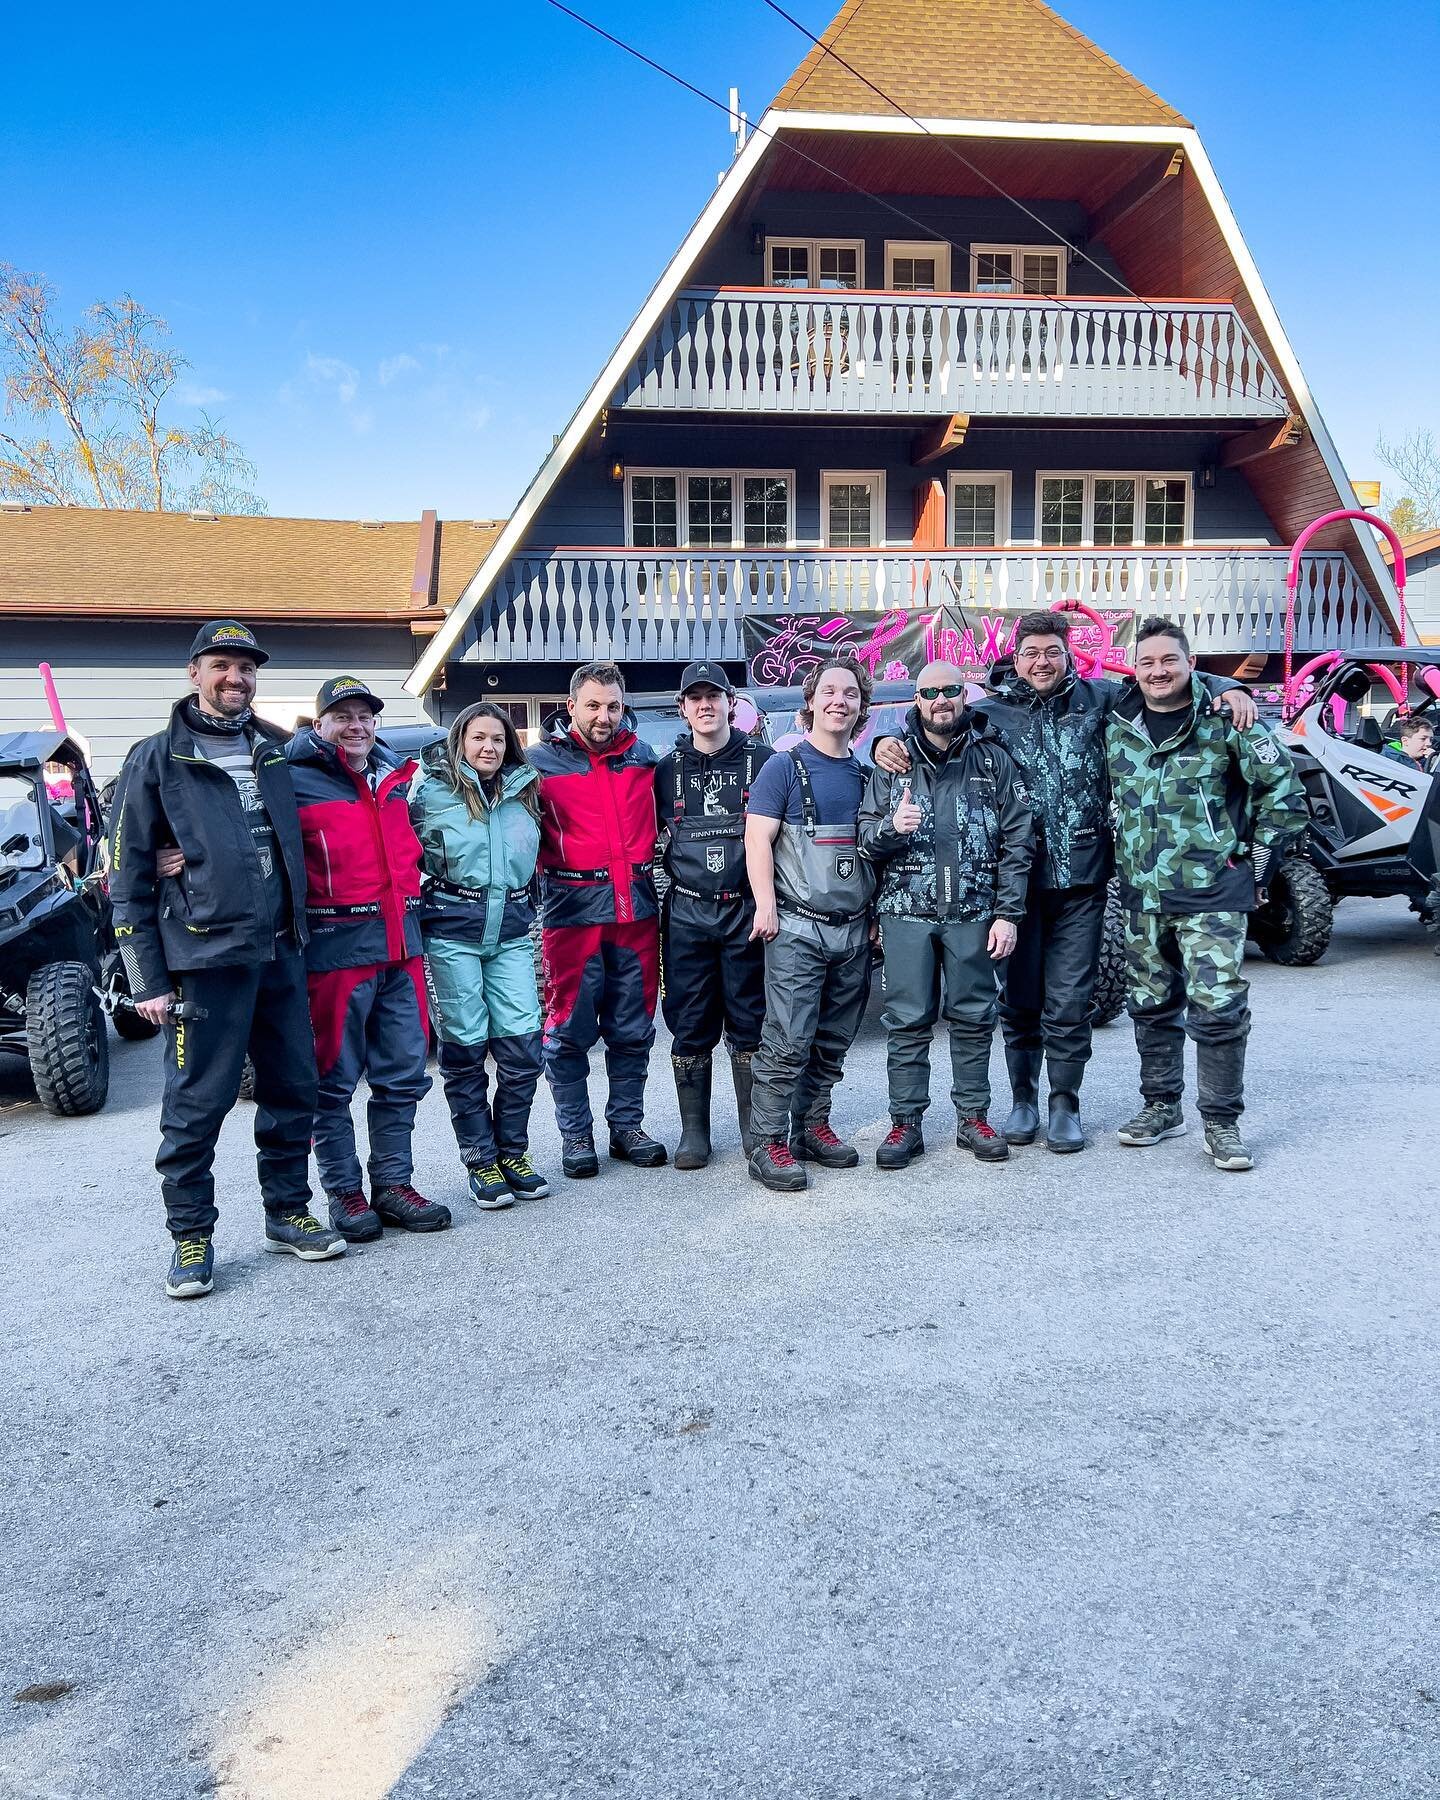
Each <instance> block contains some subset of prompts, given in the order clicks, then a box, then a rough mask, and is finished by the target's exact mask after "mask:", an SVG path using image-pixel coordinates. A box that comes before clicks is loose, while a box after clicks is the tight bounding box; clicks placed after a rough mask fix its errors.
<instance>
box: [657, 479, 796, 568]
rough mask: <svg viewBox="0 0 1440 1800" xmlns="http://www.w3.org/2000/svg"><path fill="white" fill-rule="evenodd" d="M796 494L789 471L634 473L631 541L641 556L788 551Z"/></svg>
mask: <svg viewBox="0 0 1440 1800" xmlns="http://www.w3.org/2000/svg"><path fill="white" fill-rule="evenodd" d="M794 494H795V475H794V471H793V470H790V469H629V470H627V471H626V474H625V510H626V541H627V542H628V543H630V544H633V545H634V546H635V547H636V548H637V549H641V550H660V549H673V548H678V547H679V546H680V545H682V544H683V545H688V546H690V547H691V548H694V549H697V550H716V549H726V550H730V549H750V550H761V549H771V548H782V549H783V548H784V546H785V545H786V544H788V543H789V542H790V541H791V538H792V534H793V521H794V516H795V507H794Z"/></svg>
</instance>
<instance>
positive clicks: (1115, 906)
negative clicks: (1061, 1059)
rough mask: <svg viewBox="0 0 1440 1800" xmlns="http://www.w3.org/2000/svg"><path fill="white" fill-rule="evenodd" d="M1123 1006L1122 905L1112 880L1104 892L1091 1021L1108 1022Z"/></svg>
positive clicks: (1123, 914)
mask: <svg viewBox="0 0 1440 1800" xmlns="http://www.w3.org/2000/svg"><path fill="white" fill-rule="evenodd" d="M1124 1010H1125V908H1124V907H1123V906H1122V905H1121V904H1120V884H1119V883H1118V882H1116V881H1112V882H1111V883H1110V886H1109V888H1108V890H1107V891H1106V894H1105V923H1104V925H1103V926H1102V927H1101V930H1100V961H1099V967H1098V969H1097V971H1096V975H1095V1000H1094V1005H1093V1006H1092V1008H1091V1012H1090V1023H1091V1024H1092V1025H1108V1024H1110V1022H1111V1021H1112V1020H1113V1019H1118V1018H1119V1017H1120V1015H1121V1013H1122V1012H1124Z"/></svg>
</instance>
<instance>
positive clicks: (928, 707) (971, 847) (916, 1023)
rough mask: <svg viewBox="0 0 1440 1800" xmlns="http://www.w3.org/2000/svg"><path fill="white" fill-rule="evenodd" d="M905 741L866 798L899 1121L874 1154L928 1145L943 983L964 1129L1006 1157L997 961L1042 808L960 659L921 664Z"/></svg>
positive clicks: (887, 1156) (866, 843)
mask: <svg viewBox="0 0 1440 1800" xmlns="http://www.w3.org/2000/svg"><path fill="white" fill-rule="evenodd" d="M904 741H905V745H906V748H907V750H908V752H909V757H908V761H909V770H908V773H906V774H892V773H890V772H888V771H887V770H886V769H884V768H880V767H877V768H876V769H875V770H874V771H873V772H872V774H871V776H870V779H869V782H868V784H867V786H866V791H865V800H864V803H863V804H862V806H861V809H860V844H861V848H862V849H863V850H864V852H865V854H866V855H867V856H868V857H869V858H870V860H871V861H872V862H873V863H875V864H876V866H877V868H878V869H879V870H880V895H879V899H878V901H877V903H876V912H877V914H878V916H879V920H880V938H881V945H882V949H883V952H884V957H885V1011H884V1014H883V1015H882V1018H881V1023H882V1024H883V1025H884V1027H885V1029H886V1031H887V1033H888V1034H889V1041H888V1050H887V1058H888V1068H889V1081H890V1114H891V1130H890V1133H889V1135H888V1136H887V1137H886V1138H885V1140H884V1142H883V1143H882V1144H881V1145H880V1147H879V1149H878V1150H877V1151H876V1153H875V1161H876V1164H877V1166H878V1167H880V1168H882V1169H903V1168H905V1167H906V1166H907V1165H908V1164H909V1163H911V1162H913V1161H914V1159H915V1158H916V1157H917V1156H920V1155H922V1154H923V1152H924V1149H925V1139H924V1136H923V1134H922V1131H921V1120H922V1118H923V1117H924V1114H925V1111H926V1108H927V1107H928V1106H929V1104H930V1038H931V1034H932V1032H933V1031H934V1028H935V1022H936V1020H937V1019H938V1018H939V1017H940V1016H941V1011H942V1004H941V995H942V991H943V995H944V1004H943V1012H944V1017H945V1022H946V1024H947V1025H948V1027H949V1031H950V1065H951V1074H952V1078H953V1086H952V1089H951V1097H952V1099H953V1100H954V1102H955V1112H956V1119H957V1125H956V1135H955V1141H956V1143H957V1145H958V1146H959V1147H960V1148H961V1149H968V1150H970V1151H973V1153H974V1154H975V1156H976V1157H978V1158H979V1159H980V1161H982V1162H1003V1161H1004V1159H1005V1158H1006V1157H1007V1156H1008V1155H1009V1154H1010V1149H1009V1146H1008V1144H1007V1143H1006V1142H1005V1139H1004V1138H1003V1137H1000V1136H999V1135H998V1134H997V1133H996V1132H995V1131H994V1129H993V1128H992V1127H991V1124H990V1121H989V1118H988V1116H987V1115H988V1113H989V1110H990V1043H991V1039H992V1038H993V1037H994V1035H995V1018H996V1011H997V1005H998V983H997V979H996V966H997V964H999V963H1001V962H1003V961H1004V959H1005V958H1006V957H1007V956H1009V955H1010V954H1011V952H1012V951H1013V950H1014V949H1015V943H1016V932H1017V927H1018V925H1019V922H1020V920H1021V919H1022V918H1023V916H1024V913H1025V892H1026V883H1027V881H1028V879H1029V874H1030V861H1031V857H1032V855H1033V853H1034V820H1033V819H1032V817H1031V813H1030V804H1029V799H1028V796H1027V794H1026V792H1025V788H1024V784H1023V782H1022V780H1021V777H1020V774H1019V771H1018V770H1017V769H1016V766H1015V764H1014V762H1013V761H1012V760H1011V758H1010V755H1009V754H1008V752H1007V751H1006V750H1005V748H1004V746H1003V744H1002V743H1001V740H1000V735H999V733H998V732H997V731H996V729H995V727H994V726H993V725H991V724H990V723H989V721H988V720H986V719H984V718H981V717H980V716H979V715H978V714H977V713H974V712H971V711H969V710H968V709H967V707H966V705H965V683H964V680H963V679H962V677H961V675H960V672H959V670H958V669H956V668H955V667H954V666H953V665H952V664H950V663H946V662H932V663H930V664H928V665H927V666H926V667H925V668H924V669H922V670H921V672H920V677H919V680H918V681H917V683H916V687H915V705H914V707H913V708H912V709H911V711H910V714H909V717H908V718H907V720H906V726H905V740H904Z"/></svg>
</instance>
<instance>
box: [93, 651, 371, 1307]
mask: <svg viewBox="0 0 1440 1800" xmlns="http://www.w3.org/2000/svg"><path fill="white" fill-rule="evenodd" d="M266 660H267V658H266V655H265V652H264V651H263V650H262V649H261V648H260V646H259V645H258V644H257V643H256V641H255V636H254V633H253V632H252V631H251V630H250V629H249V627H248V626H245V625H242V624H240V623H239V622H238V620H235V619H212V620H211V621H210V622H209V623H208V624H207V625H203V626H202V627H201V628H200V630H199V631H198V632H197V633H196V636H195V641H194V643H193V644H192V645H191V649H190V664H189V675H190V685H191V687H192V688H193V689H194V692H193V693H192V694H190V695H188V696H187V697H186V698H185V699H183V700H181V701H178V702H177V703H176V705H175V707H174V709H173V710H172V712H171V715H170V722H169V724H168V725H167V726H166V728H165V729H164V730H163V731H160V732H157V733H156V734H155V736H154V737H150V738H146V739H145V740H144V741H143V742H141V743H139V744H137V745H136V746H135V747H134V749H133V750H132V751H131V752H130V755H129V757H128V758H127V760H126V763H125V767H124V769H123V770H122V771H121V775H120V781H119V786H118V788H117V790H116V795H115V804H114V808H113V811H112V815H111V841H110V860H111V868H110V898H111V900H112V902H113V904H114V908H115V931H116V936H117V938H118V940H119V944H120V951H121V955H122V956H123V958H124V961H125V967H126V973H127V975H128V977H129V982H130V992H131V994H132V996H133V997H134V1000H135V1003H136V1010H137V1011H138V1012H140V1013H141V1014H142V1015H143V1016H144V1017H145V1018H147V1019H149V1020H151V1021H152V1022H153V1023H155V1024H164V1025H166V1026H167V1027H168V1034H167V1044H166V1056H165V1091H164V1096H163V1098H162V1100H161V1106H160V1129H161V1138H162V1142H161V1148H160V1154H159V1157H158V1158H157V1159H156V1167H157V1169H158V1170H159V1172H160V1178H161V1189H162V1192H163V1194H164V1197H165V1214H166V1223H167V1225H168V1226H169V1229H170V1234H171V1236H172V1238H173V1239H174V1241H175V1242H174V1253H173V1257H172V1261H171V1264H170V1272H169V1275H168V1277H167V1280H166V1284H165V1291H166V1292H167V1293H168V1294H169V1295H170V1296H171V1297H172V1298H174V1299H192V1298H195V1297H197V1296H199V1295H201V1294H208V1293H209V1292H210V1290H211V1288H212V1287H213V1285H214V1252H213V1249H212V1245H211V1234H212V1232H213V1230H214V1226H215V1221H216V1218H217V1217H218V1214H217V1212H216V1207H215V1183H214V1179H213V1177H212V1175H211V1168H212V1165H213V1162H214V1156H215V1139H216V1137H217V1136H218V1134H219V1131H220V1127H221V1125H222V1124H223V1122H224V1120H225V1117H226V1115H227V1114H228V1113H229V1112H230V1110H231V1108H232V1107H233V1106H234V1105H235V1102H236V1100H237V1099H238V1097H239V1092H240V1077H241V1072H242V1069H243V1067H244V1063H245V1056H246V1052H247V1050H248V1051H249V1053H250V1056H251V1058H252V1060H253V1063H254V1067H255V1099H256V1110H255V1143H256V1146H257V1150H258V1163H259V1172H260V1194H261V1199H262V1200H263V1202H264V1206H265V1238H266V1244H267V1247H268V1248H270V1249H274V1250H285V1251H289V1252H290V1253H291V1254H292V1255H295V1256H298V1257H300V1258H301V1259H302V1260H304V1261H307V1262H313V1261H320V1260H325V1259H328V1258H330V1257H333V1256H339V1255H341V1254H342V1253H343V1252H344V1249H345V1240H344V1239H343V1238H342V1237H340V1236H339V1234H338V1233H336V1232H333V1231H327V1230H325V1229H324V1227H323V1226H322V1225H321V1223H320V1221H319V1220H318V1219H317V1218H315V1217H314V1215H313V1214H312V1213H311V1211H310V1184H309V1160H310V1133H311V1127H312V1123H313V1118H314V1112H315V1056H314V1050H313V1045H312V1041H311V1034H310V1013H309V1006H308V1003H307V997H306V991H305V960H304V946H305V937H306V926H305V860H304V855H303V852H302V849H301V842H300V821H299V816H298V814H297V811H296V805H295V791H294V788H293V787H292V785H291V780H290V772H289V769H288V768H287V766H286V762H285V757H284V754H283V752H282V748H281V746H282V745H283V743H284V739H285V734H284V733H283V732H282V731H279V730H277V729H276V728H275V727H274V726H272V725H267V724H266V723H265V722H264V721H263V720H261V719H258V718H256V717H255V715H254V714H253V713H252V711H251V702H252V700H253V699H254V697H255V672H256V670H257V668H258V667H259V666H260V665H261V664H262V663H264V662H265V661H266ZM177 996H178V999H179V1000H180V1002H182V1003H183V1004H184V1008H185V1011H184V1013H183V1014H182V1015H181V1016H180V1017H179V1018H175V1017H174V1016H173V1015H172V1010H171V1009H172V1005H173V1003H174V1002H175V1000H176V998H177Z"/></svg>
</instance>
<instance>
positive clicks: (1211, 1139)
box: [1205, 1119, 1255, 1170]
mask: <svg viewBox="0 0 1440 1800" xmlns="http://www.w3.org/2000/svg"><path fill="white" fill-rule="evenodd" d="M1205 1149H1206V1151H1207V1152H1208V1154H1209V1155H1210V1156H1211V1157H1213V1158H1214V1161H1215V1167H1216V1168H1217V1169H1237V1170H1238V1169H1253V1168H1254V1167H1255V1158H1254V1157H1253V1156H1252V1155H1251V1154H1250V1152H1249V1151H1248V1150H1247V1149H1246V1147H1245V1140H1244V1138H1242V1137H1241V1135H1240V1127H1239V1126H1238V1125H1237V1124H1236V1123H1235V1121H1234V1120H1233V1119H1226V1120H1223V1121H1218V1122H1217V1121H1216V1120H1213V1119H1207V1120H1206V1122H1205Z"/></svg>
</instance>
